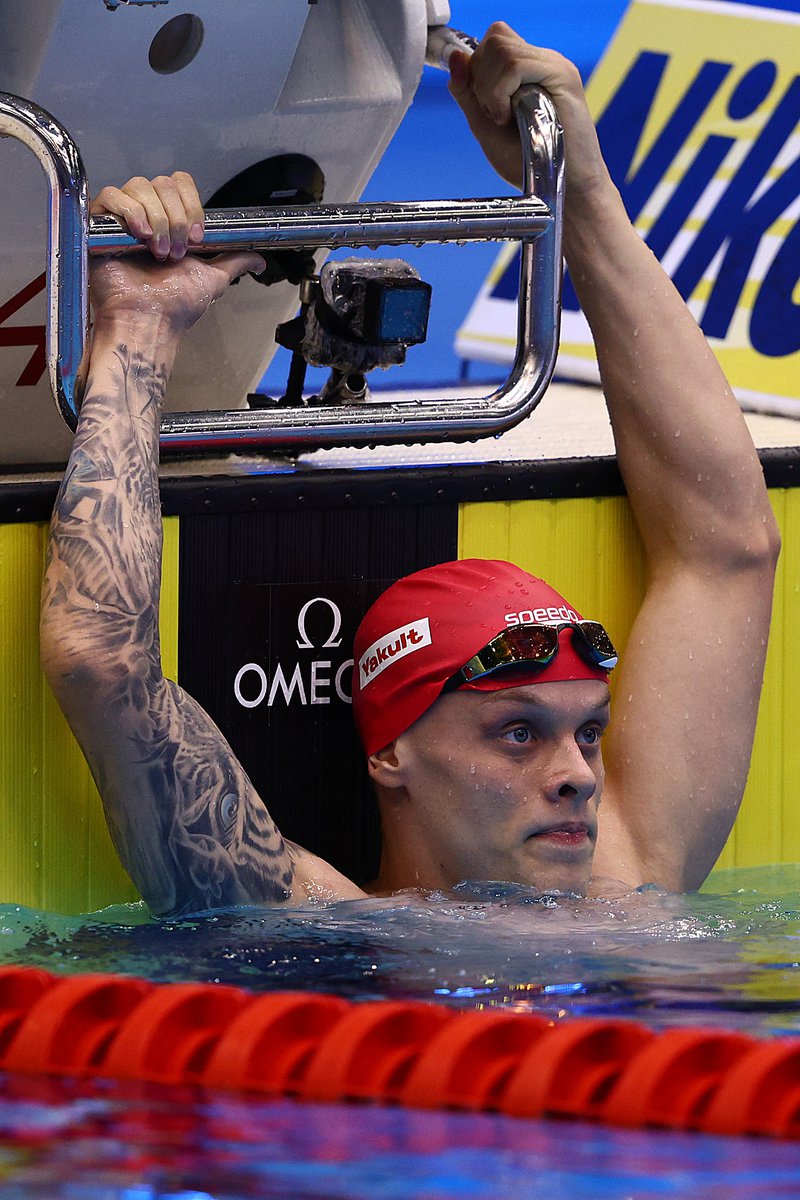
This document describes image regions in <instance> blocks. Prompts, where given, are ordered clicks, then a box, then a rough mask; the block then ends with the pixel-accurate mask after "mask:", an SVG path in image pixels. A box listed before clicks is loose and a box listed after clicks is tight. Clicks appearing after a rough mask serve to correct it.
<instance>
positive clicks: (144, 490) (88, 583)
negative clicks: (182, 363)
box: [41, 318, 177, 691]
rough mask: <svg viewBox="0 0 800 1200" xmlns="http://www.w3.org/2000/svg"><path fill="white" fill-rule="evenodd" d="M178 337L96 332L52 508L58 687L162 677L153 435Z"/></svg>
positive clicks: (132, 330)
mask: <svg viewBox="0 0 800 1200" xmlns="http://www.w3.org/2000/svg"><path fill="white" fill-rule="evenodd" d="M176 349H177V342H176V339H175V338H174V337H173V336H172V335H171V333H170V332H169V330H168V329H166V328H165V326H164V324H163V322H161V321H159V320H158V319H156V318H153V319H152V320H148V321H147V322H146V323H143V322H142V320H141V318H136V320H135V321H133V320H130V321H128V320H116V321H109V322H106V323H103V324H101V325H100V326H99V328H98V329H96V331H95V338H94V342H93V347H92V364H91V369H90V373H89V379H88V382H87V390H86V396H85V399H84V403H83V407H82V410H81V417H80V422H79V426H78V431H77V433H76V435H75V441H74V444H73V448H72V453H71V455H70V458H69V463H68V465H67V470H66V473H65V476H64V480H63V482H62V485H61V489H60V491H59V494H58V498H57V500H56V505H55V509H54V512H53V518H52V523H51V528H50V543H49V551H48V558H47V567H46V572H45V581H44V589H43V593H42V614H41V615H42V626H41V631H42V660H43V665H44V667H45V670H46V671H47V673H48V676H49V678H50V681H51V683H52V684H53V686H54V688H55V689H56V691H60V690H61V689H63V688H67V689H69V688H70V687H75V686H80V677H81V676H83V677H85V678H87V679H88V678H91V679H93V680H94V683H93V684H92V685H87V686H96V681H97V678H98V677H103V676H105V677H111V676H114V675H118V674H119V672H120V670H126V671H128V670H130V669H131V668H132V667H133V666H134V660H135V664H136V669H137V673H141V672H146V673H147V674H148V675H149V676H150V678H151V681H152V678H153V677H154V676H156V675H158V674H160V660H159V644H158V622H157V614H158V597H159V589H160V571H161V536H162V535H161V512H160V504H159V494H158V429H159V416H160V409H161V402H162V399H163V393H164V388H165V385H166V380H167V378H168V375H169V372H170V370H171V367H172V364H173V361H174V356H175V352H176Z"/></svg>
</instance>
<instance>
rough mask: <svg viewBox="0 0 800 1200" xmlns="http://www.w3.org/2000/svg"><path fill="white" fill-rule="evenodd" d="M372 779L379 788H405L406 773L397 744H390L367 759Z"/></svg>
mask: <svg viewBox="0 0 800 1200" xmlns="http://www.w3.org/2000/svg"><path fill="white" fill-rule="evenodd" d="M367 770H368V771H369V777H370V779H371V780H372V781H373V782H374V783H376V784H378V786H379V787H385V788H400V787H404V786H405V771H404V770H403V768H402V766H401V765H400V762H399V760H398V757H397V743H396V742H389V744H388V746H384V747H383V749H382V750H377V751H376V752H375V754H370V756H369V757H368V759H367Z"/></svg>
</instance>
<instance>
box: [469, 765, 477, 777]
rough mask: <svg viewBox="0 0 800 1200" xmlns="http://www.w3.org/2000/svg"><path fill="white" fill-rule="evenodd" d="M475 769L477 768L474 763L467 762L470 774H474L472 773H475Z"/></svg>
mask: <svg viewBox="0 0 800 1200" xmlns="http://www.w3.org/2000/svg"><path fill="white" fill-rule="evenodd" d="M477 769H478V768H477V767H476V766H475V763H470V764H469V773H470V775H474V774H475V772H476V771H477Z"/></svg>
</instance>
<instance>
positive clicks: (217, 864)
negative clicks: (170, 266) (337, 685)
mask: <svg viewBox="0 0 800 1200" xmlns="http://www.w3.org/2000/svg"><path fill="white" fill-rule="evenodd" d="M99 353H100V359H101V361H100V363H99V364H97V367H95V362H94V359H93V365H92V375H91V377H90V383H89V388H88V391H87V395H86V398H85V400H84V404H83V408H82V410H81V417H80V423H79V427H78V431H77V433H76V436H75V442H74V446H73V450H72V454H71V456H70V460H69V464H68V466H67V471H66V474H65V477H64V481H63V483H62V486H61V490H60V492H59V495H58V499H57V501H56V507H55V511H54V514H53V520H52V525H51V530H50V542H49V548H48V556H47V567H46V572H45V581H44V588H43V593H42V660H43V665H44V667H45V670H46V672H47V675H48V678H49V680H50V683H51V685H52V687H53V689H54V691H55V693H56V696H57V698H58V700H59V702H60V704H61V707H62V708H63V710H64V713H65V715H66V717H67V720H68V721H69V723H70V725H71V726H72V729H73V731H74V732H75V734H76V736H77V738H78V740H79V742H80V743H81V746H82V748H83V751H84V753H85V755H86V758H87V760H88V762H89V765H90V767H91V770H92V773H93V775H94V777H95V780H96V782H97V785H98V788H99V790H100V794H101V796H102V798H103V804H104V807H105V812H106V818H107V821H108V825H109V829H110V831H111V836H112V839H113V841H114V844H115V846H116V848H117V852H118V853H119V855H120V858H121V859H122V862H123V864H124V865H125V867H126V869H127V871H128V872H129V874H130V875H131V878H132V879H133V881H134V883H135V884H136V886H137V887H138V888H139V890H140V891H141V893H142V896H143V897H144V899H145V900H146V901H147V902H148V904H149V905H150V906H151V908H152V909H153V910H154V911H155V912H158V913H162V914H166V913H170V914H175V913H181V912H190V911H200V910H203V909H207V908H214V907H219V906H224V905H229V904H236V903H254V902H256V903H257V902H268V903H279V902H281V901H284V900H286V899H288V898H289V896H290V895H291V890H292V883H293V878H294V867H293V862H292V858H291V854H290V851H289V849H288V847H287V845H286V843H285V842H284V841H283V838H282V837H281V835H280V833H279V832H278V830H277V828H276V827H275V825H274V823H273V821H272V820H271V818H270V816H269V814H268V812H267V810H266V808H265V807H264V805H263V803H262V802H261V800H260V799H259V797H258V795H257V794H256V792H255V790H254V789H253V787H252V784H251V783H250V781H249V780H248V778H247V776H246V774H245V772H244V770H243V769H242V766H241V764H240V763H239V762H238V761H237V759H236V756H235V755H234V753H233V751H232V749H231V748H230V746H229V745H228V743H227V742H226V740H225V739H224V737H223V736H222V734H221V733H220V731H219V730H218V729H217V727H216V725H215V724H214V722H213V721H212V720H211V718H210V717H209V716H208V715H207V713H205V712H204V711H203V710H202V709H201V708H200V706H199V705H198V704H196V703H195V701H194V700H193V699H192V698H191V697H190V696H188V695H187V694H186V693H185V692H184V691H183V690H182V689H181V688H180V687H179V686H178V685H177V684H175V683H172V682H171V681H169V680H166V679H164V677H163V675H162V671H161V657H160V650H159V636H158V599H159V590H160V576H161V539H162V533H161V510H160V503H159V491H158V470H157V463H158V425H159V415H160V408H161V400H162V397H163V393H164V388H165V384H166V370H165V369H164V368H163V367H160V366H159V365H158V363H157V362H155V361H148V360H147V359H146V357H144V356H142V355H141V354H138V353H135V352H133V351H132V350H131V349H129V347H127V346H126V345H124V344H118V345H116V347H115V348H113V349H111V348H104V349H103V350H101V351H100V352H99Z"/></svg>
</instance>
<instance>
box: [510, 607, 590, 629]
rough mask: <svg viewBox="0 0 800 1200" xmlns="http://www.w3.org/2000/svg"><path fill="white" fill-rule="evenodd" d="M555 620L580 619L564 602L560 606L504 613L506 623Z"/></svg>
mask: <svg viewBox="0 0 800 1200" xmlns="http://www.w3.org/2000/svg"><path fill="white" fill-rule="evenodd" d="M557 621H580V617H579V616H578V614H577V613H576V612H575V610H574V609H572V608H567V606H566V604H562V605H561V608H526V609H523V611H522V612H518V613H506V625H541V624H543V623H547V622H551V623H553V622H557Z"/></svg>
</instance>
